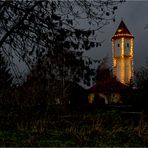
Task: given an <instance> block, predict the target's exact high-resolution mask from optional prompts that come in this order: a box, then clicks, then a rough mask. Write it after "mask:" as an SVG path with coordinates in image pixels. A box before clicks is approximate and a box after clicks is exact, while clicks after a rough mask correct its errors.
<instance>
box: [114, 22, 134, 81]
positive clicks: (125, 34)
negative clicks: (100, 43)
mask: <svg viewBox="0 0 148 148" xmlns="http://www.w3.org/2000/svg"><path fill="white" fill-rule="evenodd" d="M133 40H134V36H133V35H132V34H131V33H130V31H129V30H128V28H127V27H126V25H125V23H124V22H123V20H121V22H120V24H119V26H118V28H117V30H116V32H115V34H114V35H113V37H112V60H113V65H112V67H113V75H114V76H116V79H117V80H118V81H120V82H121V83H123V84H128V83H130V82H131V81H132V80H133Z"/></svg>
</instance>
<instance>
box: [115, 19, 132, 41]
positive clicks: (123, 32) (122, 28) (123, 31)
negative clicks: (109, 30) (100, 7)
mask: <svg viewBox="0 0 148 148" xmlns="http://www.w3.org/2000/svg"><path fill="white" fill-rule="evenodd" d="M119 37H130V38H131V37H132V38H134V37H133V35H132V33H131V32H130V31H129V30H128V28H127V26H126V25H125V23H124V22H123V20H121V22H120V24H119V26H118V28H117V30H116V32H115V34H114V35H113V37H112V39H114V38H119Z"/></svg>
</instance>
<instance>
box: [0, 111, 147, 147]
mask: <svg viewBox="0 0 148 148" xmlns="http://www.w3.org/2000/svg"><path fill="white" fill-rule="evenodd" d="M8 123H11V121H8ZM13 124H14V125H15V126H16V128H12V129H8V130H7V129H6V128H5V130H3V129H1V130H0V146H12V147H13V146H17V147H19V146H28V147H29V146H38V147H43V146H46V147H49V146H54V147H57V146H58V147H61V146H62V147H65V146H68V147H72V146H73V147H80V146H83V147H86V146H93V147H96V146H103V147H104V146H125V147H127V146H128V147H129V146H131V147H135V146H148V124H147V122H144V120H143V119H142V118H141V115H136V116H133V115H130V116H125V115H122V114H121V113H119V112H117V111H115V110H112V111H106V112H102V111H96V112H93V113H85V114H80V113H74V114H67V115H48V116H47V115H46V117H42V118H40V119H37V118H36V119H33V118H32V120H29V121H27V120H26V121H17V122H16V123H13Z"/></svg>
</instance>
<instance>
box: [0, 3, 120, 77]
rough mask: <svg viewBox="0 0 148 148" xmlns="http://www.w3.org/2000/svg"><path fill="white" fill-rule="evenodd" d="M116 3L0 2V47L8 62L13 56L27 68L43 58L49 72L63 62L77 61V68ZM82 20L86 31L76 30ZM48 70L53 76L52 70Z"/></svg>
mask: <svg viewBox="0 0 148 148" xmlns="http://www.w3.org/2000/svg"><path fill="white" fill-rule="evenodd" d="M121 2H122V1H121ZM118 3H119V2H115V1H110V0H107V1H102V0H101V1H94V2H90V1H77V0H74V1H66V2H65V1H1V2H0V8H1V9H0V19H1V22H0V33H1V34H2V35H1V39H0V48H1V49H2V51H3V52H4V54H5V56H6V57H7V58H8V59H9V60H11V62H12V60H13V59H14V57H16V56H17V57H18V58H19V60H22V61H24V62H25V63H26V65H27V66H28V67H29V68H31V65H32V64H34V63H35V62H36V61H37V60H38V58H39V57H42V56H45V55H47V56H48V59H50V60H49V61H50V62H49V63H50V65H51V64H52V67H50V66H49V69H50V68H53V67H54V68H55V67H56V66H57V65H59V67H60V64H63V63H64V64H67V65H68V64H69V67H71V65H74V63H76V62H79V61H81V62H80V65H81V64H83V62H84V61H85V60H84V59H83V58H82V56H83V52H84V51H85V50H89V49H90V48H91V47H95V46H98V45H100V44H101V42H100V43H99V42H98V41H94V40H92V36H91V35H94V34H95V32H94V30H95V29H96V30H99V29H101V28H102V27H103V26H104V25H106V24H108V22H109V21H110V20H114V13H115V10H116V9H117V5H118ZM82 20H83V21H84V20H86V21H85V22H87V24H86V26H87V25H89V26H90V27H89V29H84V28H83V29H80V27H79V25H78V24H76V22H77V21H78V22H79V21H82ZM87 28H88V27H87ZM92 28H93V29H92ZM94 28H95V29H94ZM65 50H67V51H68V50H71V51H69V52H67V51H66V52H65ZM12 51H13V52H12ZM76 56H77V58H75V57H76ZM68 58H69V59H70V58H71V59H70V61H69V60H67V59H68ZM72 60H73V61H72ZM75 60H76V62H75ZM55 62H56V63H58V64H53V63H55ZM71 63H73V64H71ZM85 63H86V62H85ZM89 63H91V60H89ZM70 64H71V65H70ZM55 65H56V66H55ZM76 65H78V64H76ZM86 69H88V68H85V70H86ZM65 70H66V69H65ZM52 71H53V72H54V74H56V68H55V70H53V69H52ZM61 71H62V73H64V72H63V69H62V70H61ZM82 71H83V70H82ZM75 75H77V74H75ZM84 75H85V74H84ZM75 79H77V77H76V78H75Z"/></svg>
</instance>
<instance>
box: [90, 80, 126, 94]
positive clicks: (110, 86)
mask: <svg viewBox="0 0 148 148" xmlns="http://www.w3.org/2000/svg"><path fill="white" fill-rule="evenodd" d="M125 88H126V85H124V84H122V83H121V82H119V81H117V80H116V79H114V78H110V79H107V80H102V81H97V82H96V84H95V85H94V86H92V87H91V88H89V89H88V92H89V93H98V92H120V91H122V90H124V89H125Z"/></svg>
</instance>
